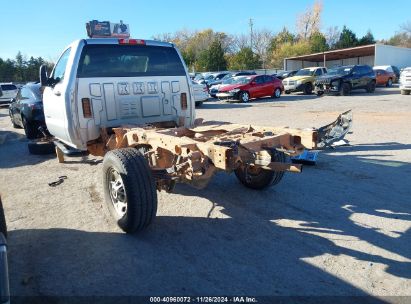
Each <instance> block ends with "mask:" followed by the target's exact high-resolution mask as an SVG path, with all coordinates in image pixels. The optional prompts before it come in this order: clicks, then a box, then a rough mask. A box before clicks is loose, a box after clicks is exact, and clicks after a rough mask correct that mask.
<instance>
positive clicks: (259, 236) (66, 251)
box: [0, 88, 411, 302]
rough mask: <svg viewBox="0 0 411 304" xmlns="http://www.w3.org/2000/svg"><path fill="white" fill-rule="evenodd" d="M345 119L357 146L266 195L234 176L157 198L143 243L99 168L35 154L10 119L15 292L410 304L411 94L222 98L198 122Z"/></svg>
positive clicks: (295, 123) (1, 123) (0, 185)
mask: <svg viewBox="0 0 411 304" xmlns="http://www.w3.org/2000/svg"><path fill="white" fill-rule="evenodd" d="M347 109H352V110H353V113H354V127H353V133H352V134H349V135H348V136H347V139H348V140H350V143H351V144H352V145H351V146H349V147H339V148H337V149H335V150H326V151H322V152H321V154H320V156H319V161H318V163H317V165H316V166H313V167H305V168H304V172H303V173H302V174H291V173H290V174H287V175H286V176H285V178H284V179H283V181H282V182H281V183H280V184H279V185H277V186H276V187H274V188H271V189H269V190H266V191H261V192H256V191H252V190H249V189H246V188H244V187H242V186H241V185H240V183H239V182H238V181H237V179H236V178H235V176H234V175H225V174H218V175H217V176H216V177H215V178H214V179H213V180H212V182H211V183H210V185H209V186H208V187H207V188H206V189H205V190H203V191H198V190H194V189H191V188H189V187H188V186H184V185H178V186H177V187H176V191H175V193H174V194H166V193H160V194H159V209H158V214H157V219H156V221H155V222H154V224H153V225H152V226H151V227H150V228H149V229H148V230H147V231H145V232H144V233H142V234H140V235H135V236H132V235H126V234H124V233H122V232H121V231H120V230H119V229H118V228H117V226H116V224H115V223H114V222H113V221H112V220H111V217H110V215H109V214H108V212H107V211H106V209H105V208H104V207H103V201H102V182H101V174H100V173H101V166H102V165H101V159H100V158H95V157H88V158H70V159H68V161H67V162H66V163H65V164H58V163H57V160H56V159H55V157H54V156H50V157H40V156H33V155H29V154H28V151H27V142H26V140H25V138H24V136H23V135H22V134H23V131H22V130H21V129H13V128H12V126H11V123H10V119H9V117H8V110H7V109H5V108H3V109H1V110H0V193H1V195H2V198H3V203H4V205H5V212H6V217H7V222H8V228H9V231H10V232H9V262H10V265H9V271H10V276H11V292H12V294H13V295H68V296H71V295H222V294H224V295H282V296H287V295H293V296H306V295H333V296H336V295H373V296H391V295H409V296H411V245H410V244H411V200H410V197H411V196H410V194H411V190H410V189H411V187H410V186H411V181H410V174H411V166H410V163H411V153H410V150H411V133H410V132H411V131H410V130H411V122H410V117H411V97H410V96H401V95H400V94H399V90H398V88H391V89H385V88H379V89H377V91H376V93H375V94H372V95H370V94H366V93H361V92H360V93H356V94H353V95H352V96H348V97H334V96H326V97H322V98H317V97H316V96H304V95H299V94H296V95H286V96H282V97H281V98H280V99H278V100H272V99H263V100H258V101H254V102H252V103H250V104H227V103H221V102H218V101H211V102H207V103H204V105H203V107H202V108H201V109H198V111H197V117H203V118H205V119H206V120H224V121H230V122H235V123H253V124H259V125H273V126H286V125H288V126H290V127H303V128H304V127H320V126H322V125H324V124H326V123H329V122H331V121H333V120H334V119H335V118H336V117H337V116H338V114H339V113H340V112H343V111H345V110H347ZM61 175H67V177H68V179H67V180H65V181H64V183H62V184H61V185H59V186H57V187H55V188H51V187H49V186H48V183H49V182H52V181H55V180H56V179H57V177H58V176H61ZM384 301H388V302H390V301H394V300H393V299H391V300H389V299H387V298H386V299H384Z"/></svg>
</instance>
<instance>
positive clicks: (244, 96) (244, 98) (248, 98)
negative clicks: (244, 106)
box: [238, 91, 250, 102]
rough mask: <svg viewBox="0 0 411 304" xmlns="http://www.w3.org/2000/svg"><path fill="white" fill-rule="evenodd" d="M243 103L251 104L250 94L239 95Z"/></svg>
mask: <svg viewBox="0 0 411 304" xmlns="http://www.w3.org/2000/svg"><path fill="white" fill-rule="evenodd" d="M238 97H239V99H240V101H241V102H249V101H250V94H248V92H245V91H243V92H240V93H239V95H238Z"/></svg>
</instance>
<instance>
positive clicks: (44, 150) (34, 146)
mask: <svg viewBox="0 0 411 304" xmlns="http://www.w3.org/2000/svg"><path fill="white" fill-rule="evenodd" d="M27 147H28V149H29V152H30V154H34V155H47V154H53V153H56V148H55V146H54V143H53V142H51V141H41V140H32V141H29V142H28V144H27Z"/></svg>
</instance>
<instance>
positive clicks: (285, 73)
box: [272, 70, 298, 80]
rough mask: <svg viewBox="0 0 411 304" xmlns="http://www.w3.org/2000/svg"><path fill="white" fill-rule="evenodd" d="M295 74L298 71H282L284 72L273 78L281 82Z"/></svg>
mask: <svg viewBox="0 0 411 304" xmlns="http://www.w3.org/2000/svg"><path fill="white" fill-rule="evenodd" d="M297 72H298V70H292V71H284V72H280V73H278V74H276V75H275V77H277V78H278V79H281V80H283V79H285V78H287V77H292V76H294V75H295V74H296V73H297ZM272 76H274V75H272Z"/></svg>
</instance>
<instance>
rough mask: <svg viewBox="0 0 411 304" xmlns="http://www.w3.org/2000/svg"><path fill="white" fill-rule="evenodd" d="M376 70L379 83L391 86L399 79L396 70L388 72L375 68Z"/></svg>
mask: <svg viewBox="0 0 411 304" xmlns="http://www.w3.org/2000/svg"><path fill="white" fill-rule="evenodd" d="M374 71H375V76H376V83H377V85H383V86H386V87H391V86H392V84H393V83H394V82H395V81H396V79H397V76H395V73H394V72H388V71H386V70H376V69H374Z"/></svg>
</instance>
